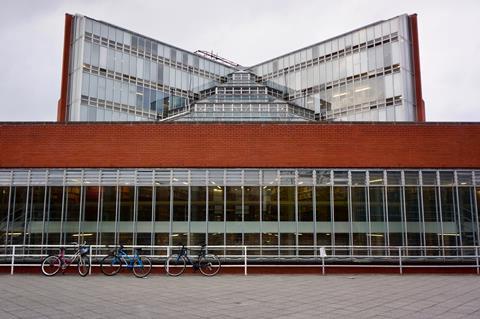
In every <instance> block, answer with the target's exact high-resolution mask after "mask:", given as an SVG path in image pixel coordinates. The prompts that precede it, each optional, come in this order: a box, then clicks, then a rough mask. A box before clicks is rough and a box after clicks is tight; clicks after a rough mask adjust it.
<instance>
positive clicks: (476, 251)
mask: <svg viewBox="0 0 480 319" xmlns="http://www.w3.org/2000/svg"><path fill="white" fill-rule="evenodd" d="M475 259H476V260H477V275H480V265H479V262H478V246H477V247H475Z"/></svg>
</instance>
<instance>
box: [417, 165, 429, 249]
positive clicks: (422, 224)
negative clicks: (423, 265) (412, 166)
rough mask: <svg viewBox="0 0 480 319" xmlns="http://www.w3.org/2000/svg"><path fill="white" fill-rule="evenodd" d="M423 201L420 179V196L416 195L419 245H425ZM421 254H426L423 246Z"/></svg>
mask: <svg viewBox="0 0 480 319" xmlns="http://www.w3.org/2000/svg"><path fill="white" fill-rule="evenodd" d="M420 178H422V174H421V173H420ZM423 205H424V201H423V180H421V181H420V196H419V197H418V208H419V209H418V213H419V216H418V217H419V219H420V224H421V227H420V231H421V232H422V236H421V237H420V238H421V241H420V245H421V246H426V245H427V241H426V237H425V209H424V207H423ZM422 251H423V254H424V255H426V253H427V248H426V247H423V248H422Z"/></svg>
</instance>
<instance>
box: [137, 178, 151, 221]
mask: <svg viewBox="0 0 480 319" xmlns="http://www.w3.org/2000/svg"><path fill="white" fill-rule="evenodd" d="M137 192H138V211H137V220H138V221H151V220H152V198H153V189H152V187H150V186H145V187H138V188H137Z"/></svg>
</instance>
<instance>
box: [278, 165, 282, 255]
mask: <svg viewBox="0 0 480 319" xmlns="http://www.w3.org/2000/svg"><path fill="white" fill-rule="evenodd" d="M277 178H278V180H277V255H278V256H280V244H281V241H280V236H281V235H280V220H281V217H280V170H277Z"/></svg>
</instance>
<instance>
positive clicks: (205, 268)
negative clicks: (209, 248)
mask: <svg viewBox="0 0 480 319" xmlns="http://www.w3.org/2000/svg"><path fill="white" fill-rule="evenodd" d="M198 268H199V269H200V272H201V273H202V274H203V275H204V276H208V277H212V276H215V275H216V274H218V272H219V271H220V269H221V268H222V264H221V263H220V259H218V257H217V256H216V255H205V256H202V257H200V258H199V259H198Z"/></svg>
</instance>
